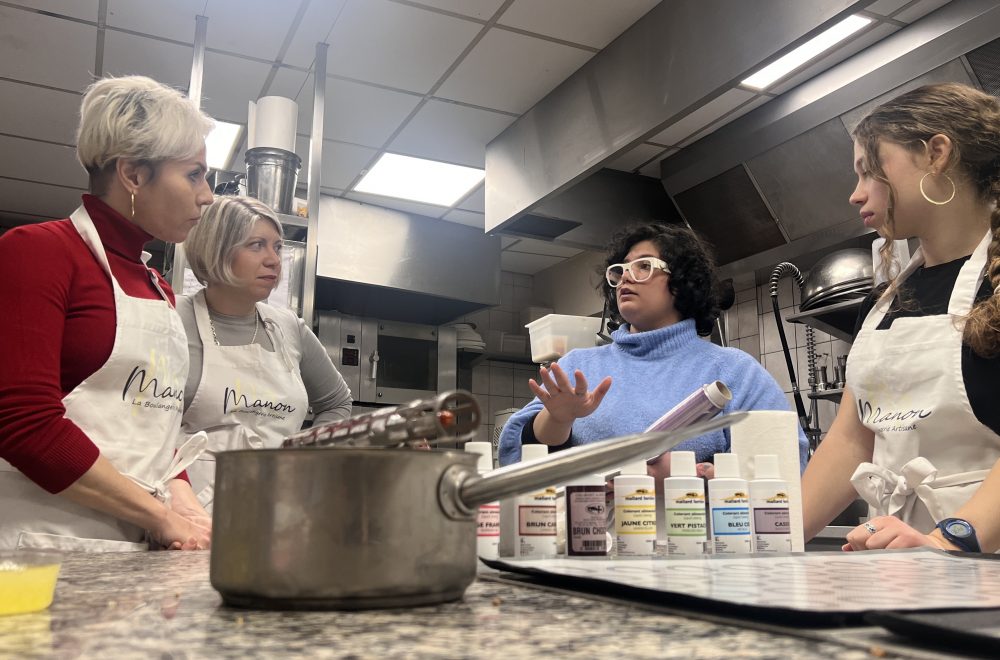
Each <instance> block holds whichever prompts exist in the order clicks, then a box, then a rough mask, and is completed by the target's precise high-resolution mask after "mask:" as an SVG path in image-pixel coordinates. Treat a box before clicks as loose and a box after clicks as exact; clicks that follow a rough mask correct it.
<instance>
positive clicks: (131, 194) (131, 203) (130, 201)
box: [128, 189, 926, 219]
mask: <svg viewBox="0 0 1000 660" xmlns="http://www.w3.org/2000/svg"><path fill="white" fill-rule="evenodd" d="M920 192H923V189H921V191H920ZM128 195H129V198H130V200H129V205H130V206H131V207H132V215H130V216H129V217H130V218H132V219H135V193H129V194H128ZM925 197H926V195H925Z"/></svg>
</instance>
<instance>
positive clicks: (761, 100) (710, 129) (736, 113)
mask: <svg viewBox="0 0 1000 660" xmlns="http://www.w3.org/2000/svg"><path fill="white" fill-rule="evenodd" d="M770 100H771V97H770V96H758V97H757V98H755V99H753V100H751V101H750V102H748V103H745V104H743V105H741V106H740V107H738V108H736V109H735V110H733V111H732V112H730V113H729V114H727V115H725V116H723V117H721V118H720V119H717V120H716V121H713V122H712V123H711V124H709V125H708V126H706V127H705V128H703V129H701V130H700V131H698V132H697V133H695V134H694V135H692V136H691V137H689V138H687V139H686V140H684V141H683V142H681V144H680V146H682V147H686V146H688V145H689V144H693V143H694V142H697V141H698V140H700V139H702V138H703V137H705V136H706V135H710V134H712V133H714V132H716V131H717V130H719V129H720V128H722V127H723V126H725V125H726V124H728V123H730V122H732V121H736V120H737V119H739V118H740V117H742V116H743V115H745V114H746V113H748V112H750V111H751V110H753V109H755V108H758V107H760V106H762V105H764V104H765V103H767V102H768V101H770Z"/></svg>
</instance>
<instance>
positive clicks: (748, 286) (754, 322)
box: [724, 273, 851, 432]
mask: <svg viewBox="0 0 1000 660" xmlns="http://www.w3.org/2000/svg"><path fill="white" fill-rule="evenodd" d="M733 283H734V286H735V288H736V303H735V304H734V305H733V307H732V308H730V309H729V310H727V311H726V312H725V316H724V319H725V324H726V328H727V336H728V337H729V340H730V341H729V345H730V346H733V347H735V348H739V349H742V350H744V351H746V352H747V353H749V354H750V355H752V356H754V357H755V358H756V359H757V360H759V361H760V363H761V364H762V365H763V366H764V368H765V369H767V371H768V372H769V373H770V374H771V375H772V376H774V379H775V380H776V381H777V382H778V384H779V385H780V386H781V389H782V390H784V392H785V394H786V395H787V396H788V404H789V406H793V409H794V405H795V403H794V400H793V398H792V394H791V392H792V386H791V380H790V378H789V375H788V367H787V364H786V363H785V357H784V354H783V353H782V350H781V340H780V337H779V335H778V327H777V325H776V324H775V322H774V310H773V305H772V303H771V288H770V285H769V284H768V283H765V284H762V285H760V286H756V285H755V283H754V275H753V273H746V274H745V275H742V276H740V277H736V278H734V280H733ZM799 297H800V293H799V290H798V287H797V286H795V285H794V283H793V280H792V278H791V277H784V278H782V279H781V280H779V281H778V307H779V311H780V314H781V318H782V324H783V328H784V331H785V339H786V340H787V342H788V348H789V350H790V352H791V355H792V359H793V360H794V361H795V376H796V381H797V382H798V385H799V390H800V391H801V392H802V402H803V404H804V405H805V406H806V411H807V412H808V411H809V404H810V400H809V398H808V397H806V392H808V390H809V371H808V366H807V359H806V326H805V325H803V324H801V323H789V322H788V321H785V320H784V319H785V318H786V317H787V316H788V315H789V314H793V313H795V312H797V311H798V304H799V302H800V300H799ZM813 332H814V336H815V341H816V355H817V357H818V358H820V357H821V356H822V355H823V354H825V355H826V365H827V380H828V381H830V382H831V383H832V382H833V381H834V379H835V376H834V369H833V368H834V365H836V364H837V356H840V355H846V354H847V353H848V351H849V350H850V348H851V345H850V344H849V343H847V342H845V341H841V340H840V339H834V338H832V337H831V336H830V335H828V334H826V333H825V332H821V331H819V330H814V331H813ZM818 363H819V362H818ZM837 409H838V406H837V405H836V404H834V403H832V402H830V401H820V402H819V408H818V412H819V426H820V429H821V430H822V431H823V432H826V431H828V430H829V429H830V424H831V423H832V422H833V418H834V417H835V416H836V414H837Z"/></svg>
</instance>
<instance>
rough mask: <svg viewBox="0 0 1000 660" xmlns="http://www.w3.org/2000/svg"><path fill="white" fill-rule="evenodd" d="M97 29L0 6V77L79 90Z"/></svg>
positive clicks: (91, 65)
mask: <svg viewBox="0 0 1000 660" xmlns="http://www.w3.org/2000/svg"><path fill="white" fill-rule="evenodd" d="M96 52H97V28H96V27H92V26H90V25H84V24H82V23H76V22H74V21H69V20H66V19H62V18H55V17H53V16H45V15H43V14H35V13H32V12H28V11H23V10H20V9H11V8H10V7H4V6H2V5H0V77H2V78H11V79H14V80H24V81H26V82H33V83H38V84H41V85H48V86H50V87H59V88H61V89H69V90H74V91H83V89H84V88H85V87H86V86H87V85H89V84H90V82H91V77H90V72H91V71H93V69H94V59H95V53H96Z"/></svg>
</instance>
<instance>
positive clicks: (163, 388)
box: [0, 206, 204, 552]
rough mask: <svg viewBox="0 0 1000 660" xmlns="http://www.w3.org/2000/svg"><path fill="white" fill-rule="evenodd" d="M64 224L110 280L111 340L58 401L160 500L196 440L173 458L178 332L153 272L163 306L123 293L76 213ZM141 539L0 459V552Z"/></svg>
mask: <svg viewBox="0 0 1000 660" xmlns="http://www.w3.org/2000/svg"><path fill="white" fill-rule="evenodd" d="M70 220H71V221H72V223H73V226H74V227H75V228H76V230H77V232H79V234H80V236H81V237H82V238H83V241H84V243H86V244H87V247H89V248H90V251H91V252H92V253H93V255H94V258H95V259H96V260H97V261H98V263H100V265H101V267H102V268H103V269H104V272H106V273H107V274H108V278H109V279H110V280H111V286H112V288H113V290H114V297H115V341H114V345H113V347H112V349H111V355H110V356H109V357H108V360H107V362H105V363H104V365H103V366H101V368H99V369H98V370H97V371H95V372H94V373H93V374H91V375H90V376H89V377H88V378H86V379H85V380H84V381H83V382H82V383H80V384H79V385H78V386H77V387H76V388H74V389H73V391H72V392H70V393H69V394H67V395H66V396H65V398H63V400H62V403H63V406H64V407H65V409H66V418H67V419H70V420H72V421H73V423H75V424H76V425H77V426H78V427H79V428H80V429H81V430H82V431H83V432H84V433H86V434H87V437H89V438H90V439H91V441H93V442H94V444H95V445H97V447H98V448H99V449H100V451H101V456H103V457H104V458H106V459H107V460H109V461H110V462H111V464H112V465H114V467H115V468H116V469H117V470H118V471H119V472H121V473H122V474H124V475H125V476H126V477H128V478H130V479H132V480H133V481H135V482H136V483H137V484H139V485H140V486H142V487H143V488H145V489H146V490H147V491H148V492H150V493H152V494H154V495H156V496H157V497H160V498H161V499H166V486H165V484H166V483H167V481H169V480H170V479H172V478H173V477H175V476H177V474H179V473H180V472H181V471H183V470H184V468H185V467H186V466H187V464H188V463H190V461H192V460H194V457H195V456H196V455H197V453H198V452H199V451H200V446H201V444H203V442H204V439H203V437H201V436H199V437H197V438H192V441H190V442H188V443H186V444H185V446H183V447H181V448H180V449H179V450H178V451H177V452H176V454H175V451H174V450H175V448H176V443H177V440H178V438H179V437H180V420H181V413H182V407H183V396H184V391H183V390H184V381H185V380H186V379H187V369H188V351H187V342H186V339H185V334H184V326H183V325H182V323H181V319H180V316H178V315H177V312H176V311H175V310H174V308H173V307H172V306H171V305H170V303H169V302H168V300H167V297H166V295H165V294H164V292H163V291H162V290H161V289H160V286H159V283H158V281H157V280H156V276H155V274H153V273H152V272H150V278H151V279H152V281H153V284H154V286H155V287H156V288H157V290H159V291H160V296H161V297H162V298H163V299H162V300H146V299H142V298H133V297H131V296H128V295H126V294H125V292H124V291H122V288H121V287H120V286H119V284H118V281H117V280H116V279H115V277H114V274H112V272H111V267H110V266H109V265H108V258H107V254H106V253H105V251H104V246H103V245H102V244H101V239H100V236H99V235H98V233H97V229H96V228H95V227H94V223H93V221H92V220H91V219H90V215H89V214H88V213H87V211H86V209H85V208H84V207H82V206H81V207H80V208H78V209H77V210H76V211H74V213H73V215H72V216H70ZM144 538H145V530H143V529H142V528H140V527H137V526H135V525H132V524H130V523H127V522H124V521H122V520H119V519H117V518H115V517H113V516H110V515H108V514H105V513H102V512H99V511H96V510H94V509H90V508H87V507H84V506H81V505H78V504H75V503H73V502H71V501H70V500H68V499H67V498H65V497H63V496H60V495H53V494H50V493H48V492H46V491H45V490H43V489H42V488H41V487H40V486H38V485H36V484H35V483H34V482H32V481H31V480H29V479H28V478H27V477H25V476H24V475H22V474H21V473H20V472H18V471H16V470H15V469H14V468H13V467H12V466H11V465H10V464H9V463H7V462H6V461H0V548H13V547H21V548H53V549H58V550H88V551H98V552H107V551H128V550H146V549H148V544H147V543H145V542H144Z"/></svg>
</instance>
